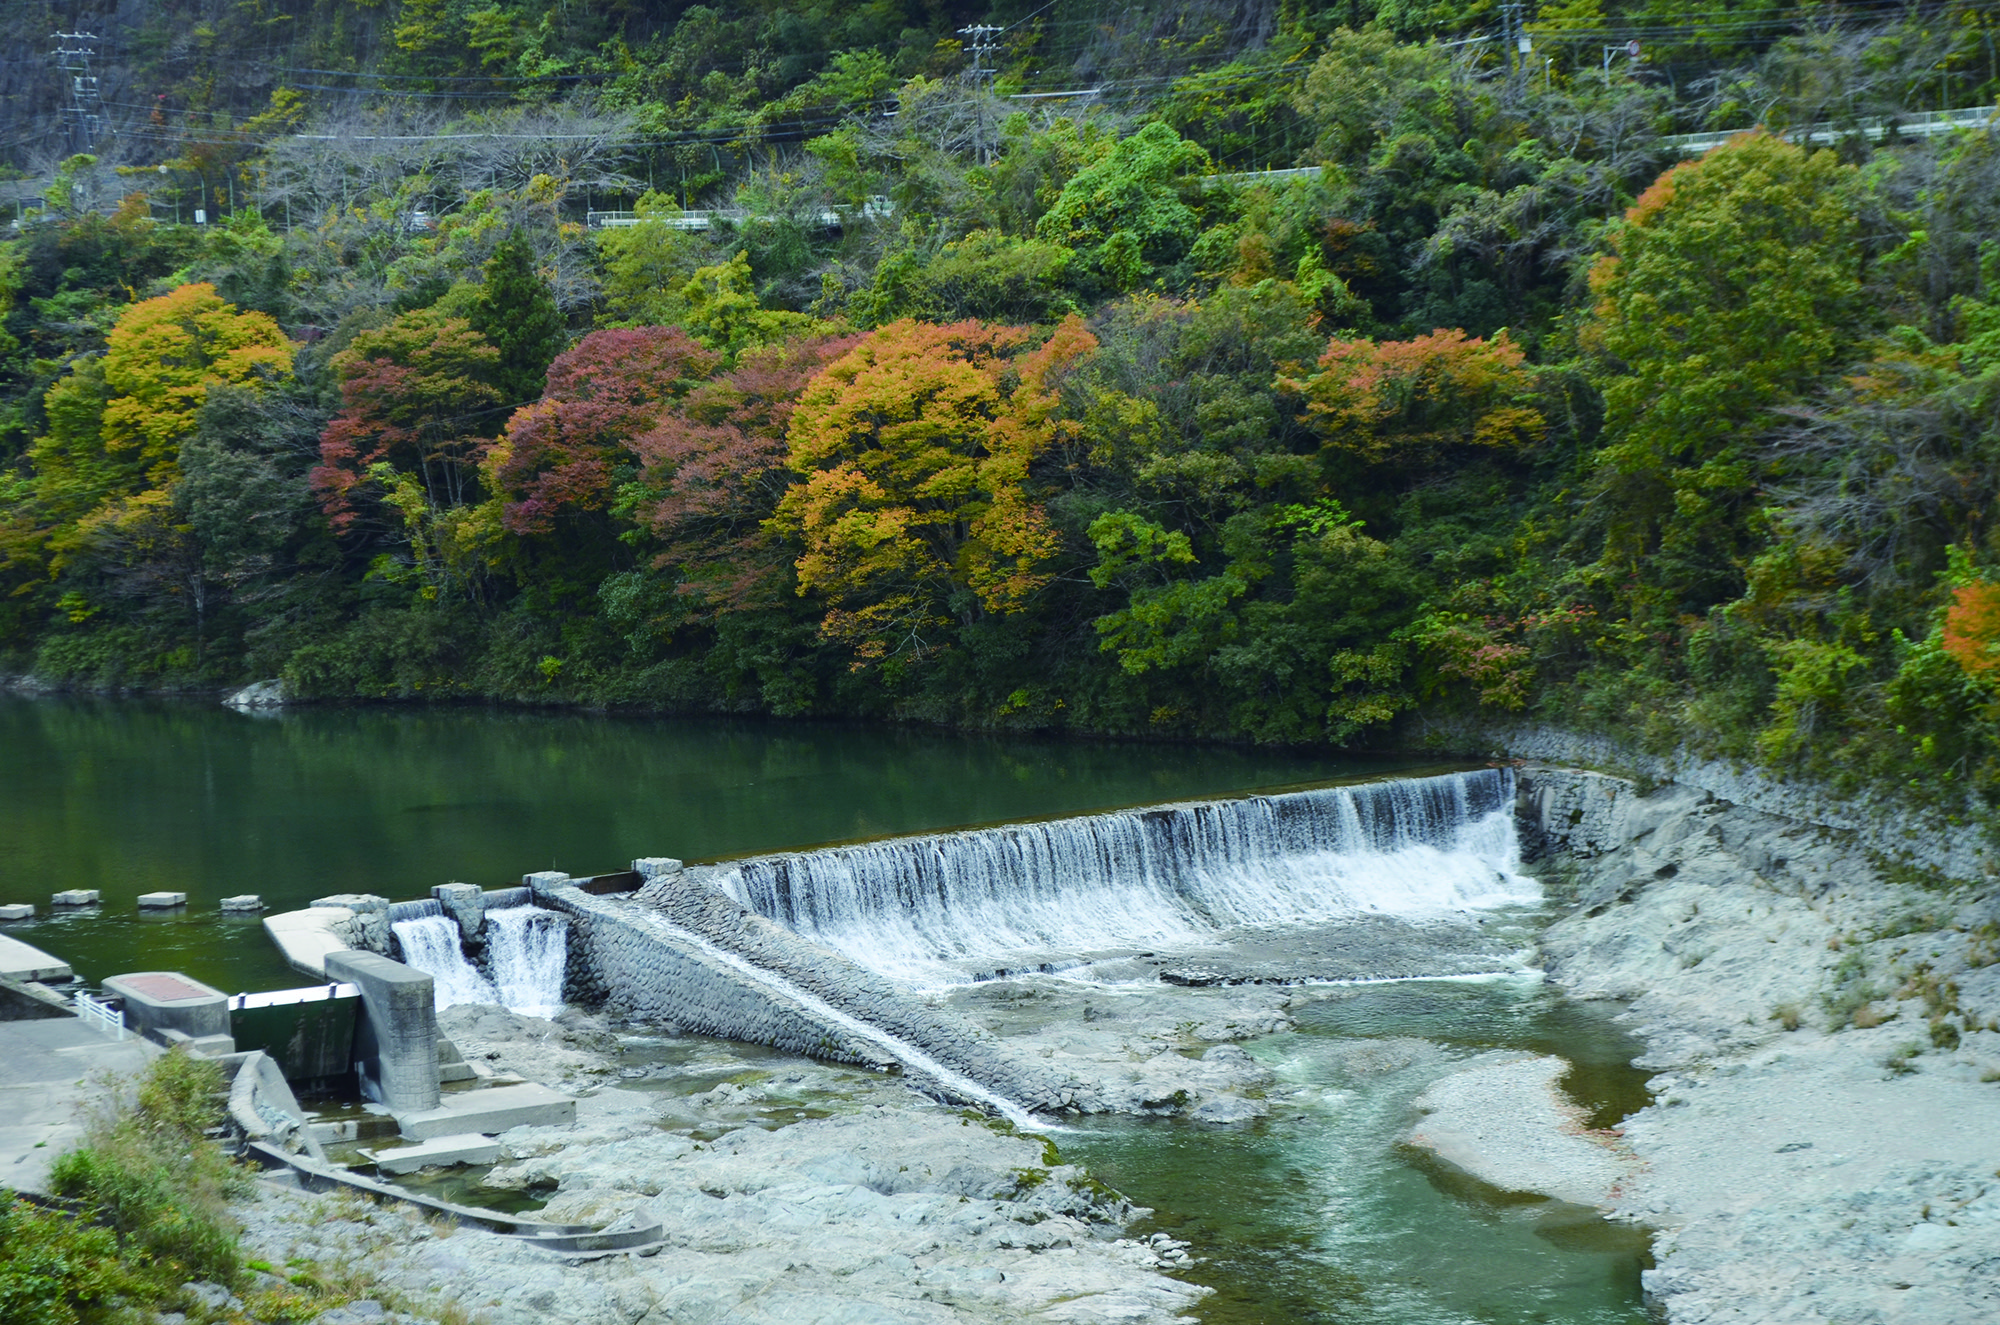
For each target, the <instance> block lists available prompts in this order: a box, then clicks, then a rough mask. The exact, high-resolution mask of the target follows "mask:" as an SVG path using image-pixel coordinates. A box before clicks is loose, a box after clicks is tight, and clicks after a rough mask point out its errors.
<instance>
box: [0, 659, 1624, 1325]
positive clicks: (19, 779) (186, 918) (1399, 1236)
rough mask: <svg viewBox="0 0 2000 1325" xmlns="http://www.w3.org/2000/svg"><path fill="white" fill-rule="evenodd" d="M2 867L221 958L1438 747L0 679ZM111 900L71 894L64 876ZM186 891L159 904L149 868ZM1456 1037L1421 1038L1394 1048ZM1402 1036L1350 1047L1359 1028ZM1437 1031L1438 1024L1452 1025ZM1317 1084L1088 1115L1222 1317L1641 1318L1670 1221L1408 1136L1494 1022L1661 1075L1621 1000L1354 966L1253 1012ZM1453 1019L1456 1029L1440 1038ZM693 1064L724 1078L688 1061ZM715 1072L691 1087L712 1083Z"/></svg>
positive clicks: (201, 961) (1417, 1324)
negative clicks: (725, 865)
mask: <svg viewBox="0 0 2000 1325" xmlns="http://www.w3.org/2000/svg"><path fill="white" fill-rule="evenodd" d="M0 755H4V758H0V843H4V844H5V846H6V848H7V850H6V856H7V861H8V864H9V866H10V869H9V877H10V879H11V881H12V882H11V885H10V886H9V887H8V888H7V889H6V890H5V895H4V896H0V901H16V900H19V901H32V902H34V903H35V904H36V905H37V906H38V908H40V910H41V912H42V916H41V917H40V918H38V919H36V920H34V921H30V922H25V923H18V924H11V925H8V926H6V927H5V932H6V933H9V934H11V935H13V936H15V937H17V938H20V939H23V940H24V941H27V942H30V943H33V944H34V945H36V946H37V947H41V948H44V949H46V950H48V951H50V952H52V953H55V954H57V955H58V956H60V957H62V958H64V959H65V960H67V961H69V962H70V963H71V964H72V965H74V966H75V967H76V968H77V971H78V973H79V974H80V975H81V976H83V977H85V978H86V979H89V980H96V979H101V978H103V977H104V976H107V975H112V974H116V973H118V972H121V971H133V970H146V969H162V968H164V969H171V970H181V971H185V972H187V973H189V974H191V975H194V976H196V977H197V978H199V979H202V980H206V981H208V982H209V983H211V984H214V985H217V986H218V987H221V988H224V989H226V990H229V991H232V992H233V991H235V990H239V989H258V988H275V987H283V986H287V985H291V984H296V983H298V982H299V977H298V976H297V975H296V974H295V973H293V972H291V971H289V970H288V969H287V968H285V967H284V965H283V964H282V963H281V962H280V961H279V960H278V959H277V956H276V953H275V951H274V950H273V948H272V947H271V945H270V944H269V942H268V941H267V940H266V939H265V937H264V935H263V933H262V931H261V929H260V927H259V925H258V923H257V920H256V918H255V917H247V918H236V917H224V916H222V915H221V914H220V913H219V912H218V911H217V907H216V904H217V901H218V899H220V898H221V897H224V896H227V895H230V894H233V893H241V892H252V893H258V894H260V895H262V896H263V898H264V899H265V901H266V903H267V905H268V906H269V907H270V908H271V909H274V910H281V909H289V908H292V907H297V906H303V905H305V904H306V903H307V902H308V901H309V900H310V899H312V898H314V897H317V896H322V895H325V894H328V893H335V892H375V893H380V894H383V895H386V896H389V897H391V898H398V899H400V898H407V897H416V896H422V895H424V894H425V893H426V892H427V891H428V889H429V887H430V886H431V885H432V884H434V883H441V882H445V881H447V880H451V879H463V880H467V881H471V882H475V883H479V884H482V885H484V886H487V887H497V886H502V885H505V884H509V883H513V882H517V881H518V879H519V876H520V875H521V874H522V873H524V872H527V871H531V870H538V869H549V868H556V869H563V870H568V871H570V872H572V873H588V872H598V871H604V870H609V869H615V868H621V867H622V866H623V863H624V862H626V861H629V860H630V859H632V858H633V857H636V856H642V855H678V856H682V857H684V858H687V859H691V860H692V859H707V858H714V857H719V856H726V855H732V854H742V853H748V852H753V851H764V850H775V849H782V848H788V847H797V846H804V845H810V844H816V843H822V842H830V841H838V840H850V839H854V838H862V837H872V836H878V835H883V834H891V833H902V832H915V831H923V830H934V829H940V828H949V827H956V826H962V825H970V824H976V823H988V822H994V821H1000V820H1007V819H1021V818H1036V817H1046V816H1054V815H1061V814H1071V813H1079V812H1083V811H1087V810H1092V809H1098V808H1104V807H1110V806H1117V805H1132V804H1141V803H1146V802H1153V801H1165V800H1173V799H1180V798H1188V797H1198V796H1207V795H1219V794H1227V793H1232V792H1242V791H1247V790H1252V789H1258V788H1270V787H1277V786H1285V785H1292V784H1299V783H1309V782H1317V781H1327V780H1331V779H1336V778H1343V777H1353V776H1360V775H1368V774H1374V773H1390V772H1396V771H1401V770H1415V769H1417V768H1419V767H1423V766H1425V765H1427V764H1428V763H1429V762H1431V761H1425V760H1401V761H1399V760H1393V759H1384V760H1373V761H1363V760H1355V759H1351V758H1344V757H1336V756H1331V755H1311V754H1296V753H1285V752H1272V751H1261V750H1250V749H1238V748H1228V747H1198V746H1161V745H1145V744H1118V743H1108V742H1069V741H1057V740H1042V739H1032V738H998V737H978V736H964V735H953V734H941V733H934V732H923V731H910V730H897V729H882V728H860V727H850V726H841V725H784V724H767V723H753V722H733V721H724V720H711V719H651V720H641V719H615V718H602V717H590V716H579V715H561V714H538V713H506V712H493V711H488V710H475V709H462V710H397V709H327V710H302V711H299V712H296V713H290V714H286V715H284V716H282V717H247V716H243V715H239V714H236V713H232V712H230V711H228V710H225V709H222V708H220V707H217V706H212V705H203V704H193V703H169V702H153V701H131V700H127V701H108V700H107V701H91V700H74V699H60V700H50V699H24V698H15V697H6V696H0ZM64 888H96V889H99V890H101V891H102V892H103V893H104V905H103V906H102V907H101V908H97V909H95V910H92V911H89V912H85V913H81V914H74V915H62V916H49V915H48V910H47V906H48V895H49V894H50V893H52V892H55V891H57V890H58V889H64ZM163 889H167V890H174V891H182V892H186V893H188V894H189V898H190V903H189V905H188V907H187V908H186V909H185V910H183V911H179V912H174V913H170V914H167V915H164V916H158V917H151V916H141V915H140V914H139V913H138V911H137V909H136V905H135V902H134V899H135V898H136V897H137V895H138V894H140V893H143V892H150V891H155V890H163ZM1406 1039H1408V1040H1418V1039H1420V1040H1423V1041H1425V1042H1428V1043H1429V1044H1430V1045H1432V1046H1434V1048H1433V1049H1432V1050H1431V1051H1430V1053H1429V1055H1428V1056H1425V1055H1423V1054H1419V1055H1417V1056H1415V1057H1414V1058H1412V1060H1411V1061H1410V1062H1408V1063H1407V1064H1403V1065H1398V1064H1399V1059H1398V1056H1397V1052H1396V1048H1395V1046H1397V1045H1398V1044H1399V1043H1402V1042H1404V1041H1405V1040H1406ZM1360 1042H1372V1043H1373V1044H1375V1045H1379V1046H1381V1047H1382V1048H1383V1051H1384V1054H1383V1056H1382V1057H1381V1058H1380V1059H1379V1061H1374V1063H1373V1066H1372V1067H1370V1068H1369V1070H1367V1071H1357V1069H1356V1067H1355V1064H1356V1062H1357V1061H1359V1060H1357V1059H1356V1058H1355V1056H1354V1053H1353V1050H1354V1047H1355V1046H1356V1044H1357V1043H1360ZM1435 1046H1443V1048H1442V1050H1441V1051H1440V1050H1438V1049H1437V1048H1435ZM1246 1047H1247V1048H1248V1049H1249V1050H1250V1052H1251V1053H1253V1054H1254V1055H1255V1056H1256V1057H1258V1058H1259V1059H1261V1060H1262V1061H1264V1062H1265V1063H1266V1064H1268V1065H1269V1066H1271V1067H1272V1068H1273V1069H1274V1071H1275V1072H1276V1074H1277V1076H1278V1078H1279V1080H1280V1082H1281V1083H1283V1084H1284V1085H1285V1086H1287V1087H1289V1088H1292V1089H1293V1094H1292V1096H1291V1102H1290V1103H1289V1104H1288V1105H1287V1106H1286V1107H1285V1108H1283V1109H1282V1110H1280V1111H1278V1112H1277V1113H1275V1114H1274V1116H1273V1117H1271V1118H1268V1119H1264V1120H1260V1121H1258V1122H1257V1123H1254V1124H1250V1125H1243V1126H1235V1127H1222V1128H1217V1127H1206V1126H1201V1125H1198V1124H1191V1123H1186V1122H1180V1121H1173V1120H1164V1119H1154V1120H1140V1119H1091V1120H1086V1121H1084V1122H1083V1123H1081V1124H1080V1125H1078V1126H1076V1127H1073V1128H1071V1129H1069V1130H1067V1131H1065V1132H1064V1133H1062V1134H1061V1135H1060V1137H1059V1140H1060V1143H1061V1146H1062V1149H1063V1152H1064V1154H1065V1156H1066V1157H1067V1158H1069V1159H1071V1160H1072V1161H1078V1162H1083V1163H1086V1164H1088V1165H1089V1166H1090V1167H1091V1168H1092V1170H1093V1171H1094V1172H1095V1173H1097V1174H1098V1176H1100V1177H1101V1178H1102V1179H1103V1180H1104V1181H1106V1182H1108V1183H1110V1184H1111V1185H1113V1186H1115V1187H1117V1188H1119V1189H1120V1190H1122V1191H1125V1192H1126V1193H1127V1194H1129V1195H1130V1196H1132V1197H1133V1198H1134V1199H1135V1200H1137V1201H1139V1202H1140V1203H1142V1204H1145V1205H1149V1206H1152V1207H1154V1208H1155V1209H1156V1211H1157V1213H1156V1215H1155V1216H1154V1217H1153V1220H1152V1222H1151V1223H1149V1224H1148V1225H1146V1226H1145V1227H1143V1228H1142V1229H1141V1230H1140V1232H1142V1233H1143V1232H1149V1231H1151V1230H1152V1229H1154V1228H1158V1229H1164V1230H1166V1231H1169V1232H1170V1233H1172V1234H1173V1236H1175V1237H1177V1238H1183V1239H1188V1240H1189V1241H1191V1242H1192V1243H1193V1244H1194V1245H1195V1246H1196V1247H1197V1248H1198V1249H1199V1251H1200V1252H1201V1253H1202V1254H1203V1255H1205V1256H1206V1257H1207V1260H1206V1262H1205V1263H1204V1264H1202V1265H1199V1266H1197V1267H1195V1268H1194V1269H1192V1270H1190V1271H1188V1272H1186V1273H1185V1277H1187V1278H1190V1279H1193V1280H1195V1281H1197V1282H1201V1283H1205V1284H1208V1285H1210V1286H1212V1287H1214V1288H1215V1289H1216V1290H1217V1291H1216V1293H1215V1295H1214V1296H1213V1297H1211V1298H1209V1299H1208V1300H1207V1301H1206V1302H1205V1304H1204V1305H1203V1306H1202V1307H1201V1308H1200V1311H1199V1314H1200V1316H1201V1318H1202V1320H1203V1321H1204V1322H1206V1325H1291V1323H1293V1322H1298V1323H1299V1325H1306V1323H1309V1322H1341V1323H1342V1325H1445V1323H1447V1322H1450V1323H1452V1325H1457V1323H1459V1322H1466V1323H1468V1325H1469V1323H1471V1322H1480V1323H1482V1325H1529V1323H1530V1322H1551V1323H1555V1325H1632V1323H1636V1322H1642V1321H1644V1320H1646V1319H1647V1316H1646V1315H1645V1313H1644V1311H1643V1309H1642V1308H1641V1305H1640V1301H1639V1291H1638V1289H1639V1285H1638V1276H1639V1270H1640V1268H1641V1267H1642V1265H1643V1263H1644V1255H1645V1249H1644V1239H1643V1237H1642V1236H1641V1235H1639V1234H1638V1233H1636V1232H1634V1231H1631V1230H1626V1229H1620V1228H1615V1227H1612V1226H1609V1225H1606V1224H1605V1223H1603V1222H1602V1221H1601V1220H1598V1219H1597V1218H1596V1217H1595V1216H1594V1215H1593V1214H1592V1213H1591V1212H1589V1211H1585V1210H1581V1209H1578V1208H1576V1207H1569V1206H1563V1205H1561V1204H1559V1203H1552V1202H1546V1201H1530V1200H1523V1199H1521V1198H1518V1197H1512V1196H1508V1195H1506V1194H1504V1193H1499V1192H1496V1191H1492V1190H1489V1189H1484V1188H1482V1187H1480V1186H1479V1184H1477V1183H1474V1182H1471V1181H1470V1180H1468V1179H1465V1178H1464V1177H1463V1176H1462V1175H1456V1174H1454V1173H1451V1172H1447V1171H1441V1170H1440V1169H1439V1168H1437V1167H1436V1166H1431V1165H1426V1164H1425V1163H1423V1162H1422V1160H1421V1159H1420V1158H1419V1157H1418V1156H1415V1155H1413V1154H1411V1153H1409V1152H1407V1151H1405V1150H1403V1149H1401V1148H1399V1147H1398V1146H1397V1145H1396V1138H1397V1136H1398V1135H1400V1133H1401V1132H1402V1131H1403V1130H1404V1129H1406V1128H1407V1127H1408V1126H1409V1123H1410V1121H1411V1119H1412V1117H1413V1115H1412V1113H1411V1109H1410V1101H1411V1100H1412V1099H1413V1098H1414V1097H1415V1096H1416V1095H1417V1094H1418V1093H1420V1092H1421V1090H1422V1089H1423V1088H1424V1086H1425V1085H1427V1084H1428V1082H1429V1081H1431V1080H1434V1079H1435V1078H1436V1076H1437V1075H1438V1074H1439V1073H1440V1072H1442V1071H1444V1070H1448V1069H1449V1067H1450V1065H1451V1063H1452V1062H1453V1061H1458V1060H1462V1059H1463V1058H1465V1057H1469V1056H1471V1055H1473V1054H1476V1053H1479V1052H1482V1051H1484V1050H1487V1049H1491V1048H1507V1049H1532V1050H1537V1051H1541V1052H1551V1053H1557V1054H1561V1055H1562V1056H1564V1057H1566V1058H1568V1059H1569V1060H1570V1061H1571V1062H1572V1063H1574V1064H1575V1065H1576V1066H1575V1071H1574V1072H1573V1073H1572V1074H1571V1076H1570V1078H1569V1080H1568V1081H1567V1083H1566V1084H1567V1085H1568V1087H1569V1089H1570V1091H1571V1093H1572V1094H1573V1095H1574V1096H1575V1097H1576V1098H1577V1099H1578V1100H1579V1102H1581V1103H1582V1104H1583V1105H1584V1106H1585V1107H1586V1108H1588V1109H1590V1110H1591V1111H1592V1115H1593V1120H1594V1121H1595V1122H1596V1123H1597V1124H1598V1125H1610V1124H1612V1123H1615V1122H1616V1120H1617V1119H1618V1118H1620V1117H1622V1116H1623V1115H1624V1114H1625V1113H1627V1112H1629V1111H1630V1110H1632V1109H1634V1108H1636V1107H1638V1106H1639V1105H1640V1104H1642V1103H1643V1102H1644V1092H1643V1087H1642V1085H1641V1081H1642V1074H1640V1073H1638V1072H1636V1071H1634V1070H1633V1069H1631V1068H1630V1067H1629V1065H1628V1064H1629V1061H1630V1058H1631V1056H1632V1054H1633V1052H1634V1046H1633V1045H1632V1044H1630V1043H1629V1042H1628V1041H1627V1040H1626V1039H1625V1038H1624V1037H1623V1035H1622V1034H1621V1033H1620V1032H1619V1031H1618V1030H1617V1029H1616V1028H1615V1027H1613V1026H1612V1025H1611V1024H1610V1022H1609V1020H1608V1014H1607V1013H1605V1012H1604V1011H1602V1010H1598V1009H1591V1008H1586V1007H1581V1006H1578V1005H1575V1004H1570V1003H1568V1002H1566V1001H1564V1000H1563V999H1561V998H1560V997H1558V996H1557V995H1555V994H1553V993H1552V992H1550V991H1549V990H1547V989H1546V988H1545V987H1543V986H1541V985H1540V984H1539V983H1538V982H1536V981H1533V980H1532V979H1503V980H1493V981H1420V982H1411V983H1405V984H1388V985H1373V986H1362V987H1355V988H1352V989H1349V990H1343V991H1336V992H1335V993H1333V994H1332V995H1331V996H1329V997H1328V998H1327V999H1326V1000H1325V1001H1324V1002H1321V1003H1317V1004H1314V1005H1312V1006H1311V1007H1309V1008H1307V1009H1306V1010H1305V1011H1304V1012H1302V1013H1301V1014H1299V1017H1298V1028H1297V1029H1296V1030H1295V1031H1292V1032H1289V1033H1286V1034H1283V1035H1275V1036H1269V1037H1266V1038H1265V1039H1263V1040H1260V1041H1255V1042H1252V1043H1251V1044H1249V1045H1247V1046H1246ZM1440 1052H1442V1053H1443V1055H1444V1057H1443V1058H1442V1059H1441V1058H1440V1057H1439V1056H1438V1055H1439V1053H1440ZM696 1084H697V1085H698V1084H700V1083H696ZM689 1088H690V1089H693V1088H694V1087H692V1086H691V1087H689Z"/></svg>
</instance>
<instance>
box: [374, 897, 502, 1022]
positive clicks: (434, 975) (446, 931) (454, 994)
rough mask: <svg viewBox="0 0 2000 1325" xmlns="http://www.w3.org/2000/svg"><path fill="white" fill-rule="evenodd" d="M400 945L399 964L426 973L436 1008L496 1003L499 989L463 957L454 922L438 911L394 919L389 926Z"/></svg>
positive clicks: (498, 997)
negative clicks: (435, 1001)
mask: <svg viewBox="0 0 2000 1325" xmlns="http://www.w3.org/2000/svg"><path fill="white" fill-rule="evenodd" d="M390 928H391V929H393V930H395V931H396V942H398V943H400V944H402V945H403V964H404V965H406V966H414V967H416V968H417V969H418V970H419V971H422V972H424V973H425V974H426V975H428V976H430V978H431V983H432V984H433V985H434V986H435V988H436V991H437V992H436V998H437V1006H438V1008H439V1010H440V1011H442V1010H443V1009H445V1008H451V1007H457V1006H458V1005H459V1004H461V1003H498V1002H499V1001H500V991H499V990H497V989H495V988H494V987H493V982H492V981H491V980H488V979H487V978H486V977H485V976H483V975H481V974H480V973H479V968H478V967H476V966H474V965H473V964H472V963H471V962H469V961H467V960H466V958H465V950H464V949H463V948H461V947H459V944H458V922H457V921H455V920H453V919H451V918H450V917H449V916H446V915H444V914H443V913H442V912H440V913H439V914H437V915H424V916H415V917H412V918H411V919H409V920H398V921H396V922H395V923H394V924H392V925H391V926H390Z"/></svg>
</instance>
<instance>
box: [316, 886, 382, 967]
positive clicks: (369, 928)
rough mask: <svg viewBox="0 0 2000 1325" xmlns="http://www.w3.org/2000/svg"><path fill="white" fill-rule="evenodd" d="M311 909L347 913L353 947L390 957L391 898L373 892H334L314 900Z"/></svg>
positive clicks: (346, 928)
mask: <svg viewBox="0 0 2000 1325" xmlns="http://www.w3.org/2000/svg"><path fill="white" fill-rule="evenodd" d="M312 906H313V907H314V908H317V909H321V910H328V911H345V912H347V913H348V920H347V924H346V925H345V926H344V927H343V928H344V931H345V934H344V937H345V938H346V940H347V946H348V947H350V948H359V949H361V950H362V951H363V952H374V953H380V954H381V955H382V956H384V957H387V956H388V955H389V953H390V938H391V935H390V931H389V899H388V898H386V897H378V896H376V895H375V894H374V893H335V894H333V895H332V896H330V897H315V898H313V900H312Z"/></svg>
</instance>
